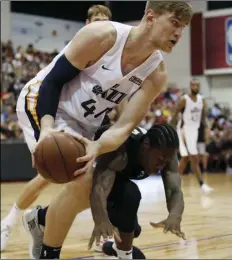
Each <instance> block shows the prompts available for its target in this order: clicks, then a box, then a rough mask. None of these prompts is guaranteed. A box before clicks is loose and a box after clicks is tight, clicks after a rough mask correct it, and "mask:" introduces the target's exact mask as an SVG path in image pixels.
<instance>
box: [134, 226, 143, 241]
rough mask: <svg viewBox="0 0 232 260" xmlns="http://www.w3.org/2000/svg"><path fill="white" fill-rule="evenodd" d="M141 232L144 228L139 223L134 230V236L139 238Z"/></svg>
mask: <svg viewBox="0 0 232 260" xmlns="http://www.w3.org/2000/svg"><path fill="white" fill-rule="evenodd" d="M141 232H142V228H141V226H140V225H139V224H137V225H136V226H135V230H134V238H138V237H139V236H140V234H141Z"/></svg>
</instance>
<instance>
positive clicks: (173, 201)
mask: <svg viewBox="0 0 232 260" xmlns="http://www.w3.org/2000/svg"><path fill="white" fill-rule="evenodd" d="M166 201H167V208H168V212H169V214H170V215H171V214H175V215H177V216H180V217H181V216H182V214H183V212H184V198H183V192H182V191H181V190H174V191H170V192H169V195H168V196H167V198H166Z"/></svg>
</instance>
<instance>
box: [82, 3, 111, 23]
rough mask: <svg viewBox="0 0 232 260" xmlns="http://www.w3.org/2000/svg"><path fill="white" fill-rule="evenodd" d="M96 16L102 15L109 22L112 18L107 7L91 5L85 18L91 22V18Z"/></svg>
mask: <svg viewBox="0 0 232 260" xmlns="http://www.w3.org/2000/svg"><path fill="white" fill-rule="evenodd" d="M98 14H103V15H105V16H107V17H108V18H109V20H110V19H111V17H112V13H111V11H110V9H109V8H108V7H107V6H104V5H93V6H91V7H90V8H89V9H88V12H87V18H88V20H91V19H92V17H93V16H96V15H98Z"/></svg>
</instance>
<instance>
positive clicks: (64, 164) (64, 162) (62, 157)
mask: <svg viewBox="0 0 232 260" xmlns="http://www.w3.org/2000/svg"><path fill="white" fill-rule="evenodd" d="M51 136H52V138H53V139H54V141H55V143H56V146H57V148H58V150H59V152H60V156H61V159H62V161H63V166H64V169H65V171H66V176H67V177H68V178H67V179H68V180H69V176H68V171H67V168H66V160H65V158H64V156H63V153H62V152H61V149H60V147H59V143H58V142H57V141H56V138H55V137H54V136H53V135H51ZM57 181H58V180H57ZM60 183H62V182H60Z"/></svg>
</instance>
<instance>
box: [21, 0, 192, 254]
mask: <svg viewBox="0 0 232 260" xmlns="http://www.w3.org/2000/svg"><path fill="white" fill-rule="evenodd" d="M191 17H192V8H191V7H190V5H189V4H188V3H186V2H184V1H173V2H171V1H163V2H160V1H157V2H156V1H149V2H148V3H147V5H146V10H145V14H144V17H143V19H142V21H141V23H140V24H139V25H138V26H134V27H133V26H129V25H123V24H121V23H116V22H94V23H91V24H90V25H88V26H85V27H84V28H82V29H81V30H80V31H79V32H78V33H77V34H76V36H75V37H74V38H73V40H72V41H71V42H70V43H69V44H68V45H67V46H66V47H65V48H64V50H63V51H61V53H60V54H59V55H58V56H57V57H55V58H54V60H53V61H52V63H51V64H49V65H48V66H47V67H46V68H45V69H43V70H42V71H40V72H39V73H38V74H37V76H36V77H35V78H34V79H32V80H31V81H30V82H29V83H28V84H27V85H26V86H25V87H24V89H23V90H22V92H21V94H20V97H19V101H18V105H17V114H18V117H19V121H20V123H21V126H22V127H23V130H24V133H25V137H26V140H27V143H28V146H29V149H30V150H31V152H32V154H33V151H34V149H35V145H36V141H37V142H40V140H41V139H43V138H44V137H45V136H47V135H49V133H51V132H52V131H57V130H58V131H62V130H63V131H65V132H67V133H69V134H72V135H74V136H76V137H77V138H78V139H79V140H80V141H81V142H83V143H84V144H85V147H86V156H84V157H83V158H78V159H77V161H79V162H80V161H86V162H87V164H86V166H85V167H84V168H83V169H80V170H78V171H77V172H76V173H75V175H78V174H81V173H85V172H86V174H83V175H82V176H79V177H78V178H77V179H76V181H73V182H70V183H68V184H65V185H64V187H63V189H62V191H61V193H60V194H59V195H58V196H57V197H56V198H55V199H54V200H53V201H52V202H51V204H50V206H49V208H48V212H47V217H46V228H45V233H44V240H43V248H44V250H45V251H46V252H53V253H54V254H55V252H56V253H58V254H59V250H60V249H61V246H62V244H63V241H64V239H65V237H66V235H67V233H68V230H69V228H70V226H71V224H72V222H73V220H74V218H75V216H76V214H77V213H78V212H81V211H82V210H83V209H85V208H86V205H88V206H89V196H86V192H85V190H86V189H87V190H88V189H89V187H91V180H92V175H91V172H90V171H88V170H89V169H91V167H92V164H93V162H94V159H95V158H96V157H97V156H99V155H101V154H103V153H107V152H110V151H114V150H116V149H117V148H118V147H119V146H120V145H121V144H122V143H123V142H124V141H125V140H126V139H127V137H128V136H129V135H130V133H131V132H132V130H133V129H134V128H135V126H137V125H138V123H139V122H140V121H141V120H142V118H143V117H144V116H145V114H146V113H147V109H148V108H149V106H150V104H151V103H152V102H153V101H154V99H155V98H156V97H157V96H158V95H159V94H160V92H161V91H162V90H163V88H164V86H165V84H166V81H167V72H166V69H165V66H164V63H163V57H162V55H161V53H160V50H162V51H165V52H168V53H169V52H171V50H172V49H173V47H174V46H175V45H176V43H177V42H178V41H179V39H180V37H181V36H182V33H183V30H184V28H185V26H187V25H188V24H189V22H190V20H191ZM131 95H133V96H132V98H131V99H130V101H129V102H128V104H127V105H126V107H125V109H124V110H123V112H122V114H121V116H120V118H119V119H118V121H117V122H116V123H115V124H114V125H113V126H112V127H111V128H110V129H109V130H107V131H106V132H104V134H103V135H102V136H101V137H100V139H98V140H97V141H91V139H92V137H93V135H94V132H95V131H96V129H97V128H98V127H99V126H100V125H101V123H102V120H103V118H104V115H105V113H106V112H108V111H110V110H111V109H112V108H113V107H115V106H116V105H118V104H120V103H121V102H122V101H123V100H125V99H126V98H128V97H130V96H131ZM32 140H33V142H32ZM29 215H30V216H29V217H27V216H25V218H24V220H25V221H26V222H27V221H28V222H30V223H32V222H33V223H36V219H35V218H36V216H35V215H34V216H32V214H30V213H29ZM31 221H32V222H31ZM28 222H27V223H28ZM31 227H32V226H31ZM41 238H42V239H43V237H42V234H41ZM33 249H34V250H33V252H31V253H32V256H34V257H36V256H38V253H39V254H40V251H41V248H37V247H36V245H34V247H33ZM54 258H57V257H56V256H54Z"/></svg>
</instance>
